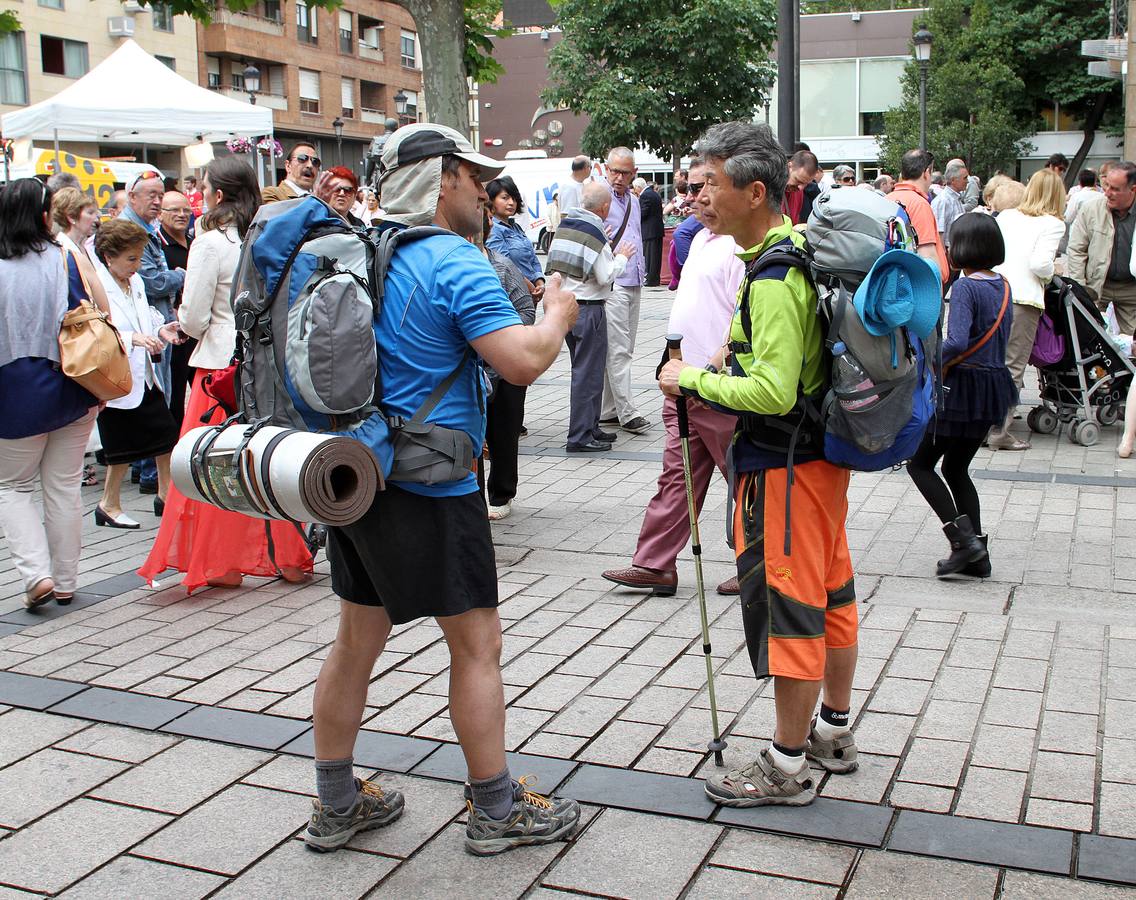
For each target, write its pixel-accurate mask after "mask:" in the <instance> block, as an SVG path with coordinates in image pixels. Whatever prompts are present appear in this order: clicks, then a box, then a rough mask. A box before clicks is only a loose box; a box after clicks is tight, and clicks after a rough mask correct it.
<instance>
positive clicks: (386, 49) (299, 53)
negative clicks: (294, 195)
mask: <svg viewBox="0 0 1136 900" xmlns="http://www.w3.org/2000/svg"><path fill="white" fill-rule="evenodd" d="M197 43H198V51H199V52H198V68H199V72H198V83H200V84H202V85H204V86H206V87H209V88H211V89H213V90H216V91H220V92H221V93H224V94H226V95H228V96H230V97H233V98H234V99H238V100H242V101H244V100H247V99H248V94H247V92H246V90H245V83H244V71H245V68H246V67H247V66H248V65H249V64H250V63H251V64H252V65H255V66H256V68H257V69H259V70H260V92H259V94H258V95H257V99H256V102H257V103H258V104H260V105H262V106H267V107H270V108H271V109H272V110H273V119H274V122H275V127H276V138H277V140H279V141H280V142H281V143H282V144H283V145H284V146H285V148H287V146H288V145H289V144H290V143H292V142H293V141H295V140H296V139H298V138H310V139H314V140H315V142H316V144H317V149H318V151H319V154H320V156H321V157H322V158H323V160H324V166H325V167H327V166H331V165H337V164H339V163H340V161H342V162H343V164H344V165H346V166H347V167H348V168H351V169H354V170H355V171H356V172H359V173H362V171H363V170H362V158H363V154H364V152H365V151H366V149H367V147H368V146H369V144H370V141H371V138H372V137H373V136H374V135H376V134H379V133H381V132H382V123H383V121H384V120H385V119H386V118H387V117H388V116H390V117H394V118H398V119H399V121H400V122H401V123H402V124H407V123H410V122H416V121H419V119H420V118H421V117H423V115H424V110H423V107H422V100H421V98H422V71H421V69H422V53H421V48H420V47H419V43H418V35H417V32H416V29H415V26H414V21H413V20H412V19H411V17H410V14H409V13H407V12H406V10H404V9H402V7H399V6H395V5H394V4H393V3H385V2H382V0H346V2H345V3H344V4H343V5H342V6H341V7H339V8H338V9H335V10H326V9H316V8H311V7H309V6H308V5H307V4H306V3H304V2H302V0H259V2H258V3H256V5H255V6H253V7H251V8H250V9H249V10H247V11H246V12H240V13H238V12H232V11H229V10H220V11H218V13H217V15H216V16H215V17H214V20H213V22H212V23H211V24H210V25H199V26H198V33H197ZM400 91H401V92H402V93H403V94H404V95H405V96H406V98H407V100H406V106H405V109H404V110H401V111H400V110H398V109H397V108H396V103H395V99H394V98H395V95H396V94H398V93H399V92H400ZM400 113H401V114H400ZM337 118H338V119H340V120H341V121H342V122H343V134H342V147H341V148H340V147H338V146H337V143H336V138H335V129H334V127H333V123H334V121H335V120H336V119H337ZM277 171H278V174H279V175H280V177H283V168H282V165H281V161H280V160H278V161H277Z"/></svg>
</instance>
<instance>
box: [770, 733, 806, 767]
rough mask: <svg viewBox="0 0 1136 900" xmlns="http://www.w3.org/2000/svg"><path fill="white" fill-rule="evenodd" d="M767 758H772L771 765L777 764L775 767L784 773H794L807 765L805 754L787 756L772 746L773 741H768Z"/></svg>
mask: <svg viewBox="0 0 1136 900" xmlns="http://www.w3.org/2000/svg"><path fill="white" fill-rule="evenodd" d="M769 758H770V759H772V760H773V765H775V766H777V768H778V769H780V770H781V771H782V772H784V773H785V774H786V775H796V774H797V773H798V772H800V771H801V770H803V769H804V768H805V766H806V765H808V763H807V762H806V761H805V754H803V753H802V754H801V755H800V756H789V754H787V753H782V752H781V751H780V750H778V749H777V748H776V747H774V746H773V741H770V742H769Z"/></svg>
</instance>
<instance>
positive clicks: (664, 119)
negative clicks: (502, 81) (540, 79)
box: [543, 0, 777, 169]
mask: <svg viewBox="0 0 1136 900" xmlns="http://www.w3.org/2000/svg"><path fill="white" fill-rule="evenodd" d="M556 9H557V12H558V14H559V22H560V27H561V29H562V30H563V32H564V39H563V40H561V41H560V42H559V43H558V44H557V45H556V47H555V48H554V49H553V50H552V53H551V54H550V55H549V87H548V89H547V90H546V91H545V92H544V95H543V100H544V102H545V103H546V104H547V105H550V106H555V107H563V108H566V109H569V110H571V111H573V112H576V113H586V114H587V115H588V117H589V123H588V126H587V128H586V129H585V131H584V136H583V142H582V143H583V146H582V149H583V152H585V153H587V154H589V155H592V156H600V155H601V154H603V153H604V152H606V151H607V150H608V149H609V148H611V147H613V146H618V145H620V144H624V145H627V146H630V147H634V146H636V145H637V144H645V145H646V146H648V147H650V148H651V150H653V151H654V152H655V153H657V154H658V155H659V156H661V157H662V158H664V159H666V158H670V159H671V160H672V161H673V164H674V166H675V168H676V169H677V168H678V165H679V157H681V156H682V154H683V153H684V152H685V151H686V150H687V149H688V148H689V147H690V146H691V144H692V143H693V142H694V140H695V139H696V138H697V137H698V135H699V134H700V133H701V132H702V131H704V130H705V129H706V128H707V127H709V126H710V125H712V124H714V123H715V122H722V121H725V120H729V119H746V120H748V119H751V118H752V117H753V114H754V111H755V110H756V109H757V108H758V107H760V106H762V105H764V103H765V102H766V98H767V95H768V92H769V89H770V87H771V86H772V84H773V78H774V74H775V69H774V66H773V64H772V63H771V62H770V59H769V57H770V51H771V48H772V46H773V41H774V39H775V37H776V22H777V9H776V5H775V0H692V2H689V0H688V2H682V0H660V2H656V3H652V4H650V5H649V6H647V5H645V4H643V3H642V2H640V0H561V2H558V3H557V4H556Z"/></svg>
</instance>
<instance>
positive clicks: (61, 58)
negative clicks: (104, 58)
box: [39, 34, 87, 78]
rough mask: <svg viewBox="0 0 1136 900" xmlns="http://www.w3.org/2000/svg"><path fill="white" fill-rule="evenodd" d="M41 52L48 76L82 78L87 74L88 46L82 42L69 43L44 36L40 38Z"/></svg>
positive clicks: (44, 69)
mask: <svg viewBox="0 0 1136 900" xmlns="http://www.w3.org/2000/svg"><path fill="white" fill-rule="evenodd" d="M39 52H40V58H41V59H42V60H43V71H44V74H46V75H63V76H65V77H67V78H82V77H83V76H84V75H86V74H87V45H86V44H84V43H83V42H82V41H68V40H65V39H63V38H57V37H48V36H47V35H46V34H42V35H40V38H39Z"/></svg>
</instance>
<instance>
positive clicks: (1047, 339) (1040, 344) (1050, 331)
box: [1029, 312, 1065, 366]
mask: <svg viewBox="0 0 1136 900" xmlns="http://www.w3.org/2000/svg"><path fill="white" fill-rule="evenodd" d="M1064 356H1065V338H1064V337H1063V336H1062V335H1060V334H1058V333H1057V331H1056V329H1055V328H1054V327H1053V320H1052V319H1051V318H1049V314H1048V313H1044V312H1043V313H1042V314H1041V318H1040V319H1038V322H1037V336H1036V337H1035V338H1034V339H1033V350H1031V351H1030V358H1029V361H1030V365H1031V366H1052V365H1055V364H1057V363H1059V362H1061V360H1062V358H1063V357H1064Z"/></svg>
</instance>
